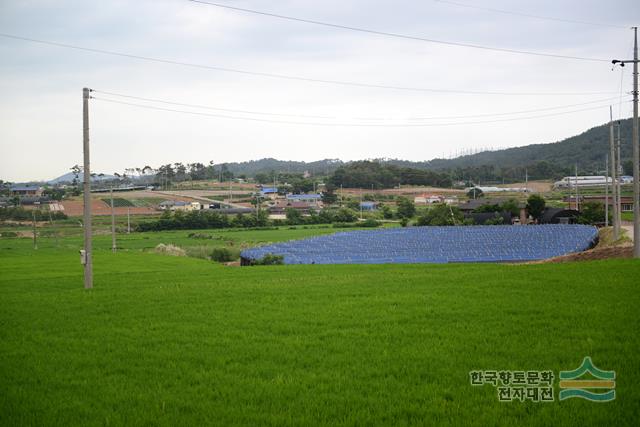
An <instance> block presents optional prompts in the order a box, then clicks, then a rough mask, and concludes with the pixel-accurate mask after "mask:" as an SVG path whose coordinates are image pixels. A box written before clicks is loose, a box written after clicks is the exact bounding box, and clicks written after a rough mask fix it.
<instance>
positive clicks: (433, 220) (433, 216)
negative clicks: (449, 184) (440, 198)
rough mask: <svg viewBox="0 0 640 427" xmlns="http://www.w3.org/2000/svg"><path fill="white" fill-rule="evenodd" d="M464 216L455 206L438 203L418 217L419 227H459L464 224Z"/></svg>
mask: <svg viewBox="0 0 640 427" xmlns="http://www.w3.org/2000/svg"><path fill="white" fill-rule="evenodd" d="M463 220H464V215H463V214H462V211H460V209H458V208H457V207H455V206H449V205H446V204H444V203H438V204H436V205H434V206H432V207H431V208H429V209H427V211H426V212H425V213H424V214H423V215H421V216H419V217H418V222H417V225H440V226H442V225H457V224H462V222H463Z"/></svg>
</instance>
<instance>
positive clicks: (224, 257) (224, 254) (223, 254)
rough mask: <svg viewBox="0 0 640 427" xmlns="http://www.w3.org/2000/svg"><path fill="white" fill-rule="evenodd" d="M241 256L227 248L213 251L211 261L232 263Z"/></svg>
mask: <svg viewBox="0 0 640 427" xmlns="http://www.w3.org/2000/svg"><path fill="white" fill-rule="evenodd" d="M239 256H240V254H238V253H236V252H233V251H231V250H230V249H227V248H215V249H213V250H212V251H211V255H210V257H211V261H216V262H231V261H235V260H236V259H238V257H239Z"/></svg>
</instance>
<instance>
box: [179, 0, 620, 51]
mask: <svg viewBox="0 0 640 427" xmlns="http://www.w3.org/2000/svg"><path fill="white" fill-rule="evenodd" d="M188 1H190V2H192V3H200V4H206V5H209V6H214V7H219V8H223V9H228V10H234V11H238V12H244V13H252V14H255V15H263V16H269V17H272V18H278V19H286V20H289V21H296V22H304V23H306V24H313V25H321V26H325V27H331V28H338V29H341V30H350V31H357V32H360V33H368V34H375V35H379V36H387V37H394V38H400V39H407V40H417V41H423V42H428V43H437V44H442V45H447V46H458V47H468V48H473V49H482V50H491V51H495V52H505V53H516V54H520V55H533V56H544V57H549V58H560V59H574V60H579V61H592V62H609V61H610V60H609V59H603V58H588V57H583V56H570V55H561V54H555V53H545V52H534V51H529V50H519V49H509V48H502V47H493V46H484V45H479V44H472V43H462V42H454V41H447V40H438V39H431V38H426V37H418V36H410V35H406V34H399V33H390V32H386V31H378V30H370V29H366V28H360V27H351V26H348V25H340V24H332V23H328V22H322V21H315V20H312V19H304V18H296V17H293V16H287V15H280V14H277V13H270V12H263V11H259V10H254V9H246V8H242V7H236V6H229V5H226V4H219V3H212V2H208V1H203V0H188Z"/></svg>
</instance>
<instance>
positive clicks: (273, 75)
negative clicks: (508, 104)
mask: <svg viewBox="0 0 640 427" xmlns="http://www.w3.org/2000/svg"><path fill="white" fill-rule="evenodd" d="M0 37H5V38H9V39H14V40H22V41H28V42H32V43H38V44H44V45H48V46H56V47H61V48H65V49H74V50H79V51H83V52H91V53H99V54H103V55H111V56H119V57H123V58H129V59H137V60H141V61H148V62H156V63H161V64H170V65H180V66H183V67H191V68H198V69H204V70H212V71H222V72H227V73H237V74H244V75H250V76H258V77H268V78H273V79H282V80H294V81H302V82H309V83H322V84H331V85H338V86H354V87H361V88H369V89H390V90H399V91H410V92H430V93H443V94H464V95H507V96H581V95H609V94H612V93H617V92H603V91H600V92H500V91H473V90H458V89H435V88H421V87H409V86H392V85H382V84H375V83H361V82H353V81H343V80H328V79H315V78H309V77H302V76H294V75H287V74H276V73H265V72H259V71H250V70H242V69H238V68H227V67H219V66H214V65H204V64H196V63H192V62H183V61H175V60H171V59H163V58H157V57H151V56H143V55H134V54H130V53H124V52H116V51H112V50H105V49H96V48H91V47H84V46H78V45H73V44H68V43H58V42H53V41H48V40H40V39H34V38H30V37H22V36H18V35H14V34H7V33H0Z"/></svg>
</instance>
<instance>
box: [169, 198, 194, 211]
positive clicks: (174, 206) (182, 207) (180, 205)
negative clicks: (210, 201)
mask: <svg viewBox="0 0 640 427" xmlns="http://www.w3.org/2000/svg"><path fill="white" fill-rule="evenodd" d="M159 207H160V209H162V210H170V211H199V210H201V209H204V205H202V204H201V203H200V202H183V201H181V200H165V201H164V202H161V203H160V205H159Z"/></svg>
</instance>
